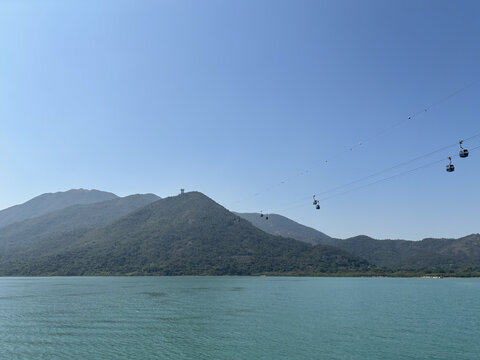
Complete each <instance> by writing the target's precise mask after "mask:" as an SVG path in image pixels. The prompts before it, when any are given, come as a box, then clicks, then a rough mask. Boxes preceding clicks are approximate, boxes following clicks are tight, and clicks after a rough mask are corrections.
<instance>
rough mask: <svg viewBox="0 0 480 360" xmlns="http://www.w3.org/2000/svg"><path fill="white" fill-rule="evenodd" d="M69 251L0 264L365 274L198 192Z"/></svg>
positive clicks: (362, 265)
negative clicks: (274, 233)
mask: <svg viewBox="0 0 480 360" xmlns="http://www.w3.org/2000/svg"><path fill="white" fill-rule="evenodd" d="M70 243H71V245H70V246H69V247H68V248H66V249H60V250H58V251H55V250H53V251H50V252H49V254H46V255H38V256H37V257H36V258H35V259H33V260H31V261H28V262H26V261H25V258H22V257H21V256H15V257H11V258H9V260H8V261H6V262H3V263H2V264H0V274H4V275H87V274H89V275H95V274H159V275H187V274H189V275H193V274H212V275H225V274H238V275H247V274H260V273H296V274H324V273H337V272H358V271H368V270H369V269H370V268H371V267H370V265H369V264H368V263H367V262H366V261H365V260H362V259H359V258H356V257H353V256H350V255H348V254H346V253H345V252H343V251H341V250H338V249H335V248H332V247H328V246H315V247H313V246H311V245H309V244H306V243H303V242H300V241H296V240H292V239H286V238H282V237H274V236H272V235H269V234H267V233H265V232H263V231H261V230H259V229H257V228H255V227H254V226H253V225H251V224H250V223H249V222H248V221H246V220H244V219H241V218H240V217H238V216H236V215H234V214H232V213H230V212H229V211H228V210H226V209H225V208H223V207H222V206H220V205H219V204H217V203H215V202H214V201H213V200H211V199H209V198H208V197H206V196H205V195H203V194H201V193H197V192H192V193H186V194H183V195H179V196H175V197H170V198H166V199H162V200H158V201H156V202H153V203H151V204H149V205H146V206H144V207H142V208H140V209H139V210H136V211H134V212H133V213H130V214H128V215H127V216H125V217H123V218H121V219H119V220H117V221H115V222H113V223H111V224H109V225H107V226H105V227H103V228H101V229H97V230H92V231H90V232H88V233H87V234H84V235H82V236H79V237H78V238H76V239H74V240H73V241H71V242H70Z"/></svg>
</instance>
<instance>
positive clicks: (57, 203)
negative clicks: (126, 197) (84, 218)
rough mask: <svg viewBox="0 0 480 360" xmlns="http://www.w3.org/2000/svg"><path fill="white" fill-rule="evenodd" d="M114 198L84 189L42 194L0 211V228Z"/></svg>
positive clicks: (107, 193)
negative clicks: (53, 212) (74, 206)
mask: <svg viewBox="0 0 480 360" xmlns="http://www.w3.org/2000/svg"><path fill="white" fill-rule="evenodd" d="M115 198H117V195H115V194H112V193H109V192H105V191H99V190H85V189H72V190H68V191H65V192H56V193H48V194H43V195H40V196H37V197H35V198H33V199H31V200H29V201H27V202H26V203H23V204H21V205H15V206H12V207H9V208H8V209H5V210H2V211H0V228H2V227H4V226H7V225H9V224H13V223H15V222H18V221H22V220H25V219H31V218H34V217H37V216H40V215H43V214H47V213H49V212H52V211H56V210H60V209H64V208H67V207H69V206H72V205H77V204H92V203H96V202H101V201H106V200H111V199H115Z"/></svg>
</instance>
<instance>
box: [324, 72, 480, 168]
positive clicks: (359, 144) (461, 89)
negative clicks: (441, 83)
mask: <svg viewBox="0 0 480 360" xmlns="http://www.w3.org/2000/svg"><path fill="white" fill-rule="evenodd" d="M479 82H480V80H475V81H473V82H471V83H470V84H468V85H466V86H464V87H462V88H460V89H457V90H456V91H454V92H452V93H450V94H448V95H447V96H445V97H443V98H441V99H440V100H437V101H435V102H433V103H431V104H430V105H428V106H426V107H425V108H423V110H421V111H417V112H416V113H413V114H412V115H410V116H408V117H407V118H404V119H402V120H399V121H397V122H396V123H394V124H392V125H390V126H389V127H386V128H384V129H382V130H380V131H379V132H377V133H376V134H374V135H372V136H370V137H368V138H366V139H364V140H361V141H358V142H357V143H355V144H354V145H351V146H349V147H348V148H347V149H345V150H344V151H343V152H342V153H340V154H338V155H337V156H334V157H331V158H329V159H326V160H325V164H326V163H328V162H329V161H330V160H331V159H335V158H338V157H340V156H342V155H343V154H344V153H346V152H349V151H352V150H353V149H355V148H357V147H359V146H362V145H363V144H365V143H367V142H370V141H371V140H373V139H375V138H377V137H379V136H381V135H383V134H385V133H387V132H389V131H390V130H392V129H394V128H396V127H398V126H400V125H402V124H403V123H405V122H407V121H409V120H412V119H414V118H415V117H417V116H418V115H420V114H424V113H426V112H427V111H428V110H430V109H431V108H433V107H435V106H437V105H440V104H442V103H444V102H446V101H448V100H450V99H451V98H452V97H454V96H456V95H458V94H460V93H461V92H463V91H465V90H467V89H468V88H470V87H472V86H473V85H475V84H477V83H479Z"/></svg>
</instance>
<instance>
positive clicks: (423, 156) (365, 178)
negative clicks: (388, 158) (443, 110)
mask: <svg viewBox="0 0 480 360" xmlns="http://www.w3.org/2000/svg"><path fill="white" fill-rule="evenodd" d="M476 137H480V133H478V134H475V135H473V136H471V137H469V138H466V139H464V140H463V141H469V140H472V139H474V138H476ZM458 145H459V143H458V142H456V143H453V144H450V145H447V146H444V147H441V148H439V149H437V150H433V151H431V152H429V153H426V154H423V155H420V156H417V157H415V158H413V159H410V160H407V161H404V162H401V163H399V164H397V165H394V166H392V167H389V168H387V169H383V170H380V171H378V172H375V173H373V174H370V175H367V176H364V177H361V178H359V179H357V180H353V181H350V182H348V183H346V184H343V185H339V186H336V187H334V188H331V189H328V190H325V191H322V192H319V193H317V194H315V195H323V194H328V193H330V192H333V191H336V190H339V189H343V188H344V187H347V186H350V185H353V184H356V183H358V182H361V181H364V180H367V179H370V178H372V177H375V176H378V175H381V174H384V173H386V172H389V171H392V170H395V169H397V168H400V167H403V166H405V165H408V164H411V163H413V162H416V161H418V160H421V159H424V158H426V157H429V156H431V155H434V154H436V153H439V152H441V151H444V150H447V149H450V148H452V147H456V146H458Z"/></svg>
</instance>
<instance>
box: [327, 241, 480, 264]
mask: <svg viewBox="0 0 480 360" xmlns="http://www.w3.org/2000/svg"><path fill="white" fill-rule="evenodd" d="M334 245H335V246H336V247H338V248H340V249H342V250H345V251H347V252H349V253H351V254H354V255H356V256H359V257H362V258H364V259H366V260H368V261H369V262H371V263H373V264H376V265H378V266H382V267H386V268H389V269H404V270H423V269H439V270H454V271H455V270H460V269H464V268H467V267H480V234H472V235H469V236H466V237H463V238H460V239H424V240H422V241H406V240H375V239H372V238H369V237H367V236H357V237H354V238H350V239H346V240H337V241H335V244H334Z"/></svg>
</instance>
